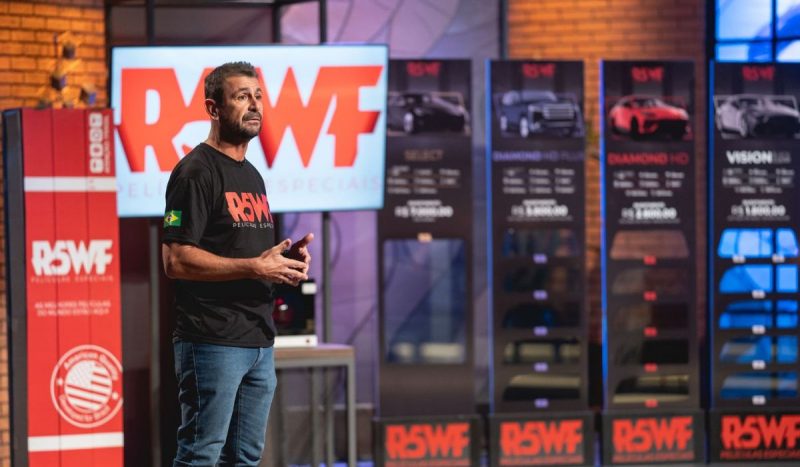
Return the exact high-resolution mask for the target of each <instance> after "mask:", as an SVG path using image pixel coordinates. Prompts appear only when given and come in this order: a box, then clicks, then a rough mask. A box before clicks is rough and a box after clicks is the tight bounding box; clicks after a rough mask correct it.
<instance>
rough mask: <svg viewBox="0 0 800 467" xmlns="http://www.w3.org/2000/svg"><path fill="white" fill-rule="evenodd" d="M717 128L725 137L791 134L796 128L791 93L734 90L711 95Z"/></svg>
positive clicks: (799, 127)
mask: <svg viewBox="0 0 800 467" xmlns="http://www.w3.org/2000/svg"><path fill="white" fill-rule="evenodd" d="M714 107H715V112H714V121H715V123H716V127H717V130H719V131H720V133H722V134H723V135H724V136H725V137H728V138H737V137H738V138H765V137H766V138H770V137H778V138H793V137H795V135H796V134H797V133H798V132H800V112H798V109H797V100H796V99H795V97H794V96H791V95H787V96H769V95H758V94H734V95H731V96H716V97H714Z"/></svg>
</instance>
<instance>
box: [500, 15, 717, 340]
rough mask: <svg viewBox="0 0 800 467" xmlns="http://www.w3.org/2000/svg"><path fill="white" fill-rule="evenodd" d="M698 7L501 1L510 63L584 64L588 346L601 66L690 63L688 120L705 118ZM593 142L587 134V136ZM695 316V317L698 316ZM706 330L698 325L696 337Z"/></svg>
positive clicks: (701, 212)
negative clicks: (611, 62) (588, 129)
mask: <svg viewBox="0 0 800 467" xmlns="http://www.w3.org/2000/svg"><path fill="white" fill-rule="evenodd" d="M705 9H706V2H705V1H703V0H536V1H533V0H508V53H509V58H515V59H522V58H533V59H573V60H574V59H579V60H583V61H584V67H585V86H586V116H587V118H588V119H589V123H590V125H591V126H592V127H594V132H593V137H590V138H589V140H590V142H589V148H588V149H589V160H588V163H587V223H588V237H587V243H588V245H587V246H588V258H587V261H588V270H589V272H590V290H591V310H592V340H593V341H595V342H599V341H600V316H601V310H600V273H599V269H600V266H599V263H600V259H599V250H600V200H599V193H600V184H599V182H600V173H599V164H598V157H597V155H598V150H599V148H598V141H597V134H598V132H599V121H600V120H599V117H598V90H599V81H598V79H599V61H600V59H618V60H621V59H641V58H648V59H691V60H694V62H695V67H696V76H697V80H696V90H695V98H696V99H695V101H696V108H695V115H705V107H706V105H705V103H706V80H705V62H706V58H705V40H706V39H705V37H706V36H705V21H706V19H705V18H706V14H705V13H706V10H705ZM696 125H697V131H696V133H695V135H696V148H695V150H696V155H697V164H696V169H697V187H698V190H697V197H698V198H697V199H698V203H697V206H698V212H697V217H696V225H697V238H698V239H705V237H706V235H705V231H706V229H705V186H706V183H705V153H706V141H705V132H704V125H705V121H704V119H703V118H699V119H697V123H696ZM590 136H592V135H590ZM697 247H698V248H697V258H698V262H697V264H698V293H697V300H698V307H699V308H698V309H699V310H704V309H705V303H706V300H705V283H706V281H705V257H706V250H705V243H704V242H703V241H700V242H697ZM701 314H702V313H701ZM704 328H705V326H704V325H703V323H699V330H700V332H703V330H704Z"/></svg>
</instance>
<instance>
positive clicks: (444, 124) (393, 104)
mask: <svg viewBox="0 0 800 467" xmlns="http://www.w3.org/2000/svg"><path fill="white" fill-rule="evenodd" d="M388 104H389V105H388V107H387V119H386V121H387V126H388V128H389V130H395V131H402V132H403V133H405V134H407V135H410V134H414V133H419V132H423V131H456V132H464V131H465V130H466V129H467V124H468V123H469V114H468V113H467V109H466V108H465V107H464V104H463V99H462V98H461V95H460V94H458V93H435V92H401V93H394V92H391V93H389V102H388Z"/></svg>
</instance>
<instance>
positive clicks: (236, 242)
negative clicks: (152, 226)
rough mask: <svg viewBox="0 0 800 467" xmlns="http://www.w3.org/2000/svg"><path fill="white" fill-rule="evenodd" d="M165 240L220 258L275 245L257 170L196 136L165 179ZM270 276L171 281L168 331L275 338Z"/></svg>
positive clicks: (184, 335) (258, 342)
mask: <svg viewBox="0 0 800 467" xmlns="http://www.w3.org/2000/svg"><path fill="white" fill-rule="evenodd" d="M166 198H167V205H166V214H165V216H164V238H163V240H162V241H163V242H164V243H173V242H176V243H182V244H189V245H194V246H197V247H199V248H202V249H203V250H206V251H208V252H211V253H213V254H215V255H218V256H223V257H226V258H252V257H255V256H258V255H260V254H261V253H262V252H263V251H264V250H266V249H269V248H271V247H273V246H274V245H275V232H274V224H273V222H272V214H271V213H270V210H269V204H268V203H267V195H266V188H265V186H264V180H263V179H262V178H261V174H259V173H258V171H257V170H256V168H255V167H253V165H252V164H250V162H248V161H247V160H246V159H245V160H244V161H242V162H238V161H236V160H234V159H231V158H230V157H228V156H226V155H225V154H223V153H221V152H219V151H217V150H216V149H214V148H213V147H211V146H209V145H207V144H205V143H201V144H200V145H198V146H197V147H196V148H194V149H193V150H192V151H191V152H190V153H189V154H188V155H186V157H184V158H183V159H182V160H181V161H180V162H179V163H178V164H177V165H176V166H175V169H174V170H173V171H172V175H171V176H170V178H169V183H168V184H167V196H166ZM272 299H273V284H272V283H270V282H268V281H265V280H256V279H242V280H232V281H190V280H176V281H175V308H176V311H177V324H176V328H175V337H176V338H180V339H185V340H189V341H192V342H204V343H211V344H222V345H232V346H238V347H269V346H271V345H272V344H273V342H274V338H275V324H274V323H273V321H272V306H273V303H272Z"/></svg>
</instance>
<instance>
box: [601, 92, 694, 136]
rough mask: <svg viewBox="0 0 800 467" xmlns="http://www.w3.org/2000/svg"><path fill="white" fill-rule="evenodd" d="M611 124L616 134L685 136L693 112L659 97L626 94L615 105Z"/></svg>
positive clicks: (610, 117)
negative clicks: (689, 112) (690, 113)
mask: <svg viewBox="0 0 800 467" xmlns="http://www.w3.org/2000/svg"><path fill="white" fill-rule="evenodd" d="M608 124H609V127H610V128H611V131H612V132H614V133H615V134H625V135H628V136H630V138H631V139H641V138H658V137H667V138H672V139H683V138H684V137H685V136H686V135H688V133H689V114H688V113H687V112H686V110H684V109H682V108H680V107H677V106H675V105H670V104H667V103H666V102H664V101H663V100H661V99H659V98H657V97H653V96H626V97H623V98H622V99H620V100H618V101H617V103H616V104H614V106H613V107H611V110H610V111H609V112H608Z"/></svg>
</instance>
